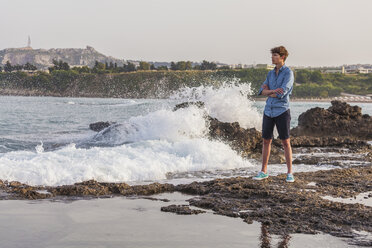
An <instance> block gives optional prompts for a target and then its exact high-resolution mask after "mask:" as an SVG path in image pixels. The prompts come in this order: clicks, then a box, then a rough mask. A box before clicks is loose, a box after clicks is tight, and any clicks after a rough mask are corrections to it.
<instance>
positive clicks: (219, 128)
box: [209, 117, 262, 156]
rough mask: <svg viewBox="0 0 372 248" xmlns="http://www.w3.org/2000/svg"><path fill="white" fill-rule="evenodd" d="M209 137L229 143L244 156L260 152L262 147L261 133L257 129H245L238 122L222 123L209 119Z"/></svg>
mask: <svg viewBox="0 0 372 248" xmlns="http://www.w3.org/2000/svg"><path fill="white" fill-rule="evenodd" d="M209 123H210V127H209V135H210V136H211V137H212V138H214V139H219V140H223V141H225V142H228V143H229V144H230V145H231V147H232V148H233V149H235V150H237V151H239V152H241V154H242V155H243V156H247V155H249V154H251V153H254V152H260V151H261V149H262V148H261V147H262V136H261V132H260V131H257V130H256V129H255V128H249V129H244V128H242V127H240V125H239V123H238V122H233V123H229V122H221V121H219V120H217V119H216V118H212V117H209Z"/></svg>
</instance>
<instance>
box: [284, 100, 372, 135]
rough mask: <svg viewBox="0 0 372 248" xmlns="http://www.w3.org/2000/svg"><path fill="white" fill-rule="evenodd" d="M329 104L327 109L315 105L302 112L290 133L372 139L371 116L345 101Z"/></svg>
mask: <svg viewBox="0 0 372 248" xmlns="http://www.w3.org/2000/svg"><path fill="white" fill-rule="evenodd" d="M331 104H332V106H331V107H329V108H328V109H323V108H319V107H316V108H312V109H309V110H307V111H306V112H305V113H302V114H301V115H300V116H299V118H298V126H297V127H295V128H293V129H292V130H291V135H292V136H317V137H325V136H331V137H339V136H349V137H355V138H359V139H363V140H370V139H372V117H370V116H369V115H363V116H362V113H361V108H360V107H358V106H350V105H349V104H347V103H346V102H341V101H332V102H331Z"/></svg>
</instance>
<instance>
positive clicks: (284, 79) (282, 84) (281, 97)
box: [258, 64, 294, 118]
mask: <svg viewBox="0 0 372 248" xmlns="http://www.w3.org/2000/svg"><path fill="white" fill-rule="evenodd" d="M293 81H294V76H293V72H292V70H291V69H290V68H289V67H287V66H286V65H285V64H284V65H283V66H282V67H281V68H280V69H279V73H278V75H276V73H275V68H274V69H273V70H271V71H269V73H268V74H267V77H266V80H265V82H264V83H263V84H262V86H263V85H264V84H266V85H268V86H269V89H270V90H275V89H278V88H282V89H283V94H278V93H275V94H276V96H277V97H270V96H269V97H268V98H267V100H266V105H265V110H264V114H265V115H267V116H268V117H271V118H272V117H277V116H279V115H281V114H283V113H284V112H285V111H287V110H288V109H289V96H290V95H291V94H292V89H293ZM262 86H261V88H260V91H259V92H258V95H261V93H262V90H263V88H262Z"/></svg>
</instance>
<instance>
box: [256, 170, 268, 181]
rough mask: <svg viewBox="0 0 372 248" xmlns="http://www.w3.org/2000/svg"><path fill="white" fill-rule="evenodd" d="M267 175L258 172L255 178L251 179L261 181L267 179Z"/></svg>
mask: <svg viewBox="0 0 372 248" xmlns="http://www.w3.org/2000/svg"><path fill="white" fill-rule="evenodd" d="M268 177H269V175H268V174H265V173H264V172H263V171H260V172H258V174H257V176H255V177H253V179H254V180H262V179H266V178H268Z"/></svg>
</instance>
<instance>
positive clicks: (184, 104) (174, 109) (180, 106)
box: [173, 101, 204, 111]
mask: <svg viewBox="0 0 372 248" xmlns="http://www.w3.org/2000/svg"><path fill="white" fill-rule="evenodd" d="M190 106H196V107H198V108H203V107H204V102H202V101H196V102H183V103H180V104H177V105H176V106H175V107H174V108H173V111H176V110H178V109H180V108H187V107H190Z"/></svg>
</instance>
